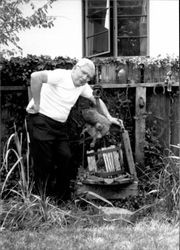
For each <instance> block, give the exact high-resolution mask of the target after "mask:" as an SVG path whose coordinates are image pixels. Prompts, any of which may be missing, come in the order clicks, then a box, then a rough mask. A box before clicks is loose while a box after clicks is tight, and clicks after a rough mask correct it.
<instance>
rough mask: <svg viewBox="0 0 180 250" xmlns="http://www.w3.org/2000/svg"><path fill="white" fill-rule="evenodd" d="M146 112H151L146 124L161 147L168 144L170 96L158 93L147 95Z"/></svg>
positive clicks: (167, 146)
mask: <svg viewBox="0 0 180 250" xmlns="http://www.w3.org/2000/svg"><path fill="white" fill-rule="evenodd" d="M147 112H148V113H151V114H150V115H148V117H147V119H146V126H147V127H148V128H150V130H151V133H152V135H153V136H155V137H156V138H157V139H158V141H159V142H160V144H161V145H162V147H164V148H169V145H170V97H169V95H168V94H163V93H162V92H161V93H158V94H157V95H154V94H153V93H149V94H148V95H147Z"/></svg>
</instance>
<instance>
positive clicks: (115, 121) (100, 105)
mask: <svg viewBox="0 0 180 250" xmlns="http://www.w3.org/2000/svg"><path fill="white" fill-rule="evenodd" d="M90 100H91V102H92V103H93V104H94V105H95V106H96V108H97V110H98V111H99V112H100V113H101V114H103V115H104V116H105V117H106V118H107V119H108V120H109V121H110V122H111V124H116V125H119V126H120V125H122V124H123V122H122V120H120V119H118V118H116V117H113V116H111V115H110V113H109V111H108V109H107V107H106V104H105V103H104V102H103V100H102V99H101V98H98V99H96V98H95V97H94V96H92V97H91V98H90Z"/></svg>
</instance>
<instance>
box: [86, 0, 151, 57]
mask: <svg viewBox="0 0 180 250" xmlns="http://www.w3.org/2000/svg"><path fill="white" fill-rule="evenodd" d="M84 4H85V5H84V6H85V8H84V9H85V13H84V14H85V15H84V21H85V26H84V29H85V36H84V46H85V56H88V57H91V56H96V55H105V56H140V55H142V56H145V55H147V42H148V36H147V34H148V29H147V27H148V0H85V1H84Z"/></svg>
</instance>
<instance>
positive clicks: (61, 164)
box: [27, 113, 71, 199]
mask: <svg viewBox="0 0 180 250" xmlns="http://www.w3.org/2000/svg"><path fill="white" fill-rule="evenodd" d="M27 126H28V132H29V136H30V152H31V155H32V158H33V169H34V180H35V189H36V191H37V192H38V193H39V194H40V195H42V194H45V195H48V196H49V195H50V196H56V197H57V198H59V199H66V197H67V196H68V194H69V193H68V192H69V177H70V161H71V151H70V147H69V144H68V141H69V138H68V134H67V127H66V123H61V122H57V121H54V120H53V119H51V118H49V117H47V116H44V115H42V114H39V113H38V114H28V116H27Z"/></svg>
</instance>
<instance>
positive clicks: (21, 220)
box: [0, 121, 69, 230]
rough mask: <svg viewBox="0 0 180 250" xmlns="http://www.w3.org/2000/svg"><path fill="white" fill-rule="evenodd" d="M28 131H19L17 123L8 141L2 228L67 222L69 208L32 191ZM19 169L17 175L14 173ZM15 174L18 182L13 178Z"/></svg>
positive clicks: (0, 201) (0, 198)
mask: <svg viewBox="0 0 180 250" xmlns="http://www.w3.org/2000/svg"><path fill="white" fill-rule="evenodd" d="M30 162H31V161H30V150H29V135H28V132H27V125H26V121H25V133H24V137H23V133H20V134H18V132H17V129H16V125H14V133H13V134H11V135H10V136H9V138H8V140H7V142H6V144H5V147H4V151H3V164H2V167H1V169H0V173H1V179H0V180H1V185H0V230H2V229H4V228H10V229H19V228H26V227H28V228H35V227H37V226H40V225H41V224H46V226H47V225H48V224H54V223H56V224H57V223H58V224H59V225H60V226H62V225H63V224H65V223H66V216H67V215H69V212H68V211H64V210H62V209H60V208H58V207H57V206H55V205H54V203H53V201H51V200H50V198H49V197H45V196H42V197H40V196H38V195H35V194H34V193H33V179H32V178H30V177H31V166H30ZM15 173H18V177H17V176H16V175H15ZM13 177H15V178H16V179H17V180H16V182H15V183H14V182H12V178H13Z"/></svg>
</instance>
